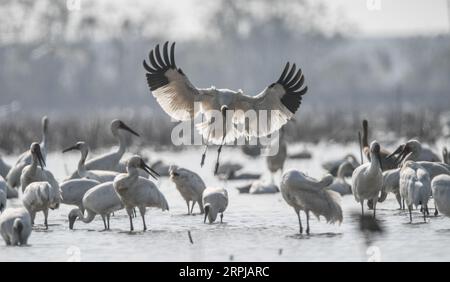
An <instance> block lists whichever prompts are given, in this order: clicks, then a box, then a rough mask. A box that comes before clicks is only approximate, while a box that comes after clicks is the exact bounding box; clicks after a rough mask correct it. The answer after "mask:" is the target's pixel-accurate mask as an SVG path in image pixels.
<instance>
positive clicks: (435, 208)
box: [434, 202, 439, 216]
mask: <svg viewBox="0 0 450 282" xmlns="http://www.w3.org/2000/svg"><path fill="white" fill-rule="evenodd" d="M438 214H439V212H438V209H437V207H436V202H434V216H438Z"/></svg>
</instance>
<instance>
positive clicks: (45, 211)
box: [44, 210, 48, 229]
mask: <svg viewBox="0 0 450 282" xmlns="http://www.w3.org/2000/svg"><path fill="white" fill-rule="evenodd" d="M44 217H45V219H44V225H45V229H48V223H47V218H48V210H44Z"/></svg>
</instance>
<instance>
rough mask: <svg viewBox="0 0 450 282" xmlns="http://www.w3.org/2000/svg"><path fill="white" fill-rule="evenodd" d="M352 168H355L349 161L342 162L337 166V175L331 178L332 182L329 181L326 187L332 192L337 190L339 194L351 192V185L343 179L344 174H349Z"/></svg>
mask: <svg viewBox="0 0 450 282" xmlns="http://www.w3.org/2000/svg"><path fill="white" fill-rule="evenodd" d="M354 169H355V168H354V167H353V165H352V164H351V163H350V162H348V161H345V162H343V163H342V164H341V165H340V166H339V169H338V172H337V176H336V177H335V178H334V179H333V183H331V184H330V186H328V187H327V188H328V189H330V190H332V191H334V192H338V193H339V194H341V196H343V195H348V194H351V193H352V187H351V186H350V184H348V183H347V181H346V180H345V176H346V175H348V174H349V173H350V174H351V173H352V172H353V170H354Z"/></svg>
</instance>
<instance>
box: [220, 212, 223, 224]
mask: <svg viewBox="0 0 450 282" xmlns="http://www.w3.org/2000/svg"><path fill="white" fill-rule="evenodd" d="M220 223H223V213H221V214H220Z"/></svg>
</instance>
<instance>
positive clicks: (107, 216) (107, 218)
mask: <svg viewBox="0 0 450 282" xmlns="http://www.w3.org/2000/svg"><path fill="white" fill-rule="evenodd" d="M110 217H111V215H110V214H107V215H106V223H107V225H108V230H109V218H110Z"/></svg>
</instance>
